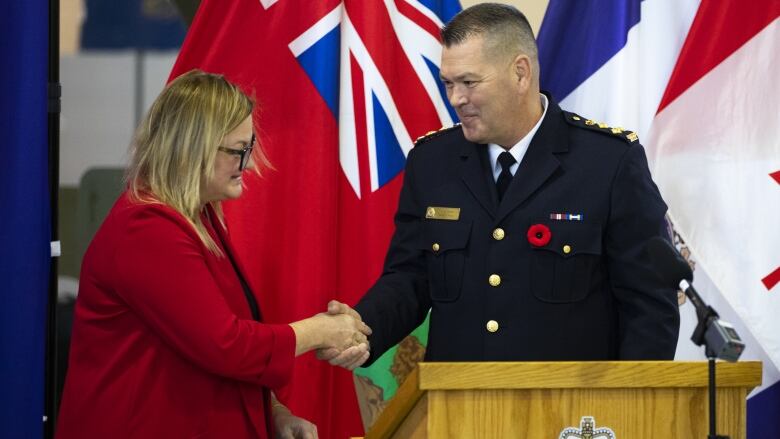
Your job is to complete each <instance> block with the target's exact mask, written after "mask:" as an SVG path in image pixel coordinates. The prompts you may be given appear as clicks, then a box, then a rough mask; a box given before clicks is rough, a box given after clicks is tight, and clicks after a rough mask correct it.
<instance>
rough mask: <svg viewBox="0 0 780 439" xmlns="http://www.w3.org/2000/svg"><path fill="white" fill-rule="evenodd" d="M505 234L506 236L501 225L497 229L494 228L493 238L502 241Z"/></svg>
mask: <svg viewBox="0 0 780 439" xmlns="http://www.w3.org/2000/svg"><path fill="white" fill-rule="evenodd" d="M504 236H506V233H504V229H502V228H501V227H499V228H497V229H496V230H493V239H495V240H496V241H501V240H502V239H504Z"/></svg>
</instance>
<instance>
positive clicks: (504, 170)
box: [496, 151, 517, 201]
mask: <svg viewBox="0 0 780 439" xmlns="http://www.w3.org/2000/svg"><path fill="white" fill-rule="evenodd" d="M498 163H500V164H501V173H500V174H498V180H496V188H497V189H498V201H501V199H502V198H504V194H505V193H506V189H507V188H508V187H509V183H511V182H512V173H511V172H509V168H511V167H512V165H514V164H515V163H517V161H516V160H515V158H514V157H512V154H510V153H509V151H504V152H502V153H501V154H499V156H498Z"/></svg>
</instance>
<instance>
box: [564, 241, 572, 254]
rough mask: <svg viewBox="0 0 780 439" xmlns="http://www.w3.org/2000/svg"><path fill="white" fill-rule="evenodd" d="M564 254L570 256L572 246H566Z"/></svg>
mask: <svg viewBox="0 0 780 439" xmlns="http://www.w3.org/2000/svg"><path fill="white" fill-rule="evenodd" d="M563 252H564V253H565V254H567V255H568V254H569V253H571V246H570V245H568V244H566V245H564V246H563Z"/></svg>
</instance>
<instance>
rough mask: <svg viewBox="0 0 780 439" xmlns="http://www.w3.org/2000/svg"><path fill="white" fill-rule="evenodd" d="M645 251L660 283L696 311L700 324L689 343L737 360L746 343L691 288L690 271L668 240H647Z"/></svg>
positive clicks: (732, 360) (713, 354) (710, 352)
mask: <svg viewBox="0 0 780 439" xmlns="http://www.w3.org/2000/svg"><path fill="white" fill-rule="evenodd" d="M646 250H647V253H648V255H649V256H650V260H651V261H652V262H653V267H654V269H655V272H656V273H657V274H658V277H659V279H660V280H661V282H663V284H664V285H665V286H668V287H670V288H679V289H681V290H682V291H683V292H684V293H685V295H686V296H687V297H688V298H689V299H690V300H691V303H692V304H693V306H694V307H695V308H696V317H697V318H698V320H699V324H698V325H697V326H696V330H695V331H693V336H691V340H693V342H694V343H696V344H697V345H698V346H701V345H704V346H705V348H706V351H707V352H706V353H707V356H708V357H710V356H713V357H716V358H720V359H723V360H726V361H731V362H734V361H737V359H739V356H740V355H742V351H744V350H745V343H743V342H742V339H740V338H739V334H737V331H736V329H734V326H733V325H732V324H730V323H728V322H725V321H723V320H720V316H718V313H717V312H715V310H714V309H712V307H710V306H709V305H707V304H706V303H704V301H703V300H702V298H701V296H699V293H698V292H697V291H696V289H695V288H693V285H691V282H693V270H691V267H690V265H688V263H687V262H686V261H685V259H684V258H683V257H682V256H681V255H680V253H679V252H677V250H676V249H675V248H674V247H673V246H672V244H671V243H670V242H669V241H667V240H665V239H663V238H661V237H654V238H652V239H650V241H648V243H647V246H646Z"/></svg>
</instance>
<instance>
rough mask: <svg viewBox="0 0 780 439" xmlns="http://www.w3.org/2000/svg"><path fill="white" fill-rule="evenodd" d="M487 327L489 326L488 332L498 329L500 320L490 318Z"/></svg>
mask: <svg viewBox="0 0 780 439" xmlns="http://www.w3.org/2000/svg"><path fill="white" fill-rule="evenodd" d="M485 327H486V328H487V330H488V332H496V331H498V322H497V321H495V320H489V321H488V322H487V325H485Z"/></svg>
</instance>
